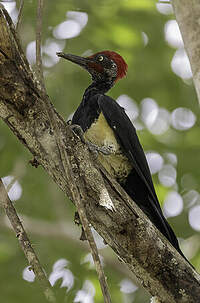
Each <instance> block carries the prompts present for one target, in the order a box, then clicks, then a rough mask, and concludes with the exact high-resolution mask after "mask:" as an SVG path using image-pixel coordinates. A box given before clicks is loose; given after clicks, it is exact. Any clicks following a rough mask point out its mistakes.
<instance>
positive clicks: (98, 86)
mask: <svg viewBox="0 0 200 303" xmlns="http://www.w3.org/2000/svg"><path fill="white" fill-rule="evenodd" d="M113 85H114V81H113V80H110V81H93V82H92V84H91V85H90V86H89V87H88V88H87V89H86V91H85V93H86V92H89V91H91V90H92V91H95V92H96V93H97V94H105V93H106V92H107V91H109V89H110V88H111V87H112V86H113Z"/></svg>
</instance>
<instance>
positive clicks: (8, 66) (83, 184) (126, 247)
mask: <svg viewBox="0 0 200 303" xmlns="http://www.w3.org/2000/svg"><path fill="white" fill-rule="evenodd" d="M0 13H1V14H0V45H1V49H2V51H3V53H5V54H6V56H4V55H3V53H0V79H1V82H0V116H1V118H2V119H3V120H4V121H5V123H6V124H7V125H8V126H9V128H10V129H11V130H12V131H13V133H14V134H15V135H16V136H17V137H18V139H19V140H20V141H21V142H22V143H23V144H24V145H25V146H26V148H28V149H29V150H30V152H31V153H32V154H33V156H34V157H35V159H36V160H37V161H38V163H40V164H41V165H42V166H43V167H44V169H45V170H46V171H47V173H48V174H49V175H50V176H51V177H52V178H53V180H54V181H55V182H56V183H57V185H58V186H59V187H60V188H61V189H62V190H63V192H64V193H67V194H68V195H69V197H70V198H71V199H72V200H73V197H74V198H76V197H81V201H82V203H83V205H84V209H85V212H86V215H87V218H88V221H89V222H90V223H91V224H92V225H93V227H94V228H95V229H96V231H97V232H98V233H99V234H100V235H101V236H102V237H103V238H104V240H105V241H106V243H108V245H110V247H112V249H113V250H114V251H115V253H116V254H117V255H118V256H119V258H120V260H122V261H123V262H124V263H126V264H127V266H128V267H129V269H130V270H131V271H132V272H133V273H134V274H135V275H136V276H137V278H138V279H139V281H140V282H141V284H142V285H143V286H144V287H145V288H146V289H147V290H148V291H149V292H150V294H151V295H152V296H156V297H157V298H158V299H160V301H161V302H164V303H175V302H176V303H182V302H191V303H193V302H195V303H196V302H198V300H199V297H200V277H199V275H198V274H197V273H196V272H195V271H194V270H193V269H192V268H191V266H190V265H189V264H188V263H187V262H186V261H185V260H184V259H183V258H182V257H181V256H180V255H179V253H178V252H177V251H176V250H175V249H174V248H173V247H172V246H171V245H170V244H169V242H168V241H167V240H166V239H165V237H164V236H162V235H161V233H160V232H159V231H158V230H157V229H156V228H155V226H154V225H153V224H152V223H151V222H150V221H149V220H148V218H147V217H146V216H145V215H144V213H143V212H142V211H141V209H139V208H138V206H137V205H136V204H135V203H134V202H133V201H132V200H131V199H130V198H129V197H128V195H127V194H126V193H125V192H124V191H123V189H122V188H121V187H120V186H119V184H118V183H117V182H116V181H115V180H114V179H112V178H111V177H110V176H109V175H108V173H107V172H106V171H105V170H104V169H103V168H102V167H101V166H100V165H99V164H98V163H97V161H94V160H93V157H92V155H91V154H90V153H89V151H88V148H87V146H86V145H84V144H83V143H82V142H81V141H80V139H79V138H78V137H77V136H76V135H75V134H74V133H73V131H72V130H71V128H70V126H69V125H67V124H66V123H65V121H64V120H63V119H62V118H61V117H60V116H59V114H58V113H57V112H56V110H55V108H54V107H53V105H52V104H51V102H50V100H49V99H48V96H45V98H44V94H43V93H42V92H41V91H40V88H38V87H37V83H36V81H35V79H34V77H33V75H32V72H31V70H30V69H28V67H27V66H26V65H22V64H21V62H24V61H23V59H22V58H21V54H20V52H19V51H18V49H19V48H18V46H17V43H16V42H15V38H14V37H13V33H12V32H11V30H10V28H9V26H8V24H7V22H6V19H5V17H4V13H3V11H2V10H0ZM48 107H50V108H51V111H49V108H48ZM49 113H51V115H53V121H54V122H53V123H55V124H56V127H54V126H53V125H52V123H51V121H52V120H50V121H49ZM58 137H59V139H58ZM60 145H61V146H60ZM63 153H64V154H63ZM66 168H67V169H70V171H71V172H72V173H73V179H74V182H72V180H71V179H70V178H69V175H68V174H66V172H67V171H66ZM74 184H75V185H76V188H77V190H78V193H77V196H76V197H75V196H73V195H72V192H73V191H74V189H75V187H74V186H75V185H74ZM74 203H75V201H74Z"/></svg>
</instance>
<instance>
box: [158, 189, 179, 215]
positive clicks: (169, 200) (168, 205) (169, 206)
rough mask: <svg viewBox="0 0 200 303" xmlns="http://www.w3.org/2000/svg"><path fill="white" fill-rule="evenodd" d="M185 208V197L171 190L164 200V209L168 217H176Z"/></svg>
mask: <svg viewBox="0 0 200 303" xmlns="http://www.w3.org/2000/svg"><path fill="white" fill-rule="evenodd" d="M182 210H183V199H182V197H181V195H179V193H177V192H176V191H171V192H170V193H169V194H168V195H167V197H166V198H165V201H164V206H163V211H164V214H165V216H166V217H175V216H177V215H179V214H180V213H181V212H182Z"/></svg>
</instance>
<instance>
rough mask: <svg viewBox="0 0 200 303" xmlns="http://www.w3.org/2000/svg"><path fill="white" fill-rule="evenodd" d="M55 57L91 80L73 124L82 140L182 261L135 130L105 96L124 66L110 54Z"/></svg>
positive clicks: (111, 100) (113, 103)
mask: <svg viewBox="0 0 200 303" xmlns="http://www.w3.org/2000/svg"><path fill="white" fill-rule="evenodd" d="M57 55H58V56H59V57H63V58H65V59H67V60H69V61H71V62H73V63H76V64H78V65H80V66H81V67H82V68H84V69H86V70H87V71H88V72H89V73H90V75H91V76H92V84H91V85H90V86H89V87H88V88H87V89H86V91H85V93H84V95H83V99H82V101H81V103H80V105H79V107H78V109H77V110H76V112H75V114H74V116H73V119H72V124H77V125H79V126H80V127H81V128H82V130H83V132H84V138H85V139H86V140H87V141H89V142H91V143H92V144H93V145H95V146H97V147H98V150H100V152H99V154H98V159H99V161H100V162H101V163H102V165H103V166H104V167H105V169H106V170H107V171H108V172H109V173H110V174H111V175H112V176H113V177H114V178H116V180H117V181H118V182H119V183H120V185H121V186H122V187H123V188H124V190H125V191H126V192H127V193H128V195H129V196H130V197H131V198H132V199H133V200H134V201H135V202H136V203H137V204H138V206H139V207H140V208H141V209H142V210H143V211H144V213H145V214H146V215H147V216H148V217H149V219H150V220H151V221H152V222H153V223H154V224H155V226H156V227H157V228H158V229H159V230H160V231H161V233H162V234H163V235H164V236H165V237H166V238H167V239H168V240H169V242H170V243H171V244H172V245H173V246H174V247H175V249H176V250H177V251H178V252H179V253H180V254H181V255H182V256H183V257H184V258H185V256H184V255H183V253H182V251H181V250H180V247H179V244H178V240H177V238H176V236H175V234H174V232H173V230H172V228H171V226H170V225H169V223H168V222H167V221H166V219H165V217H164V216H163V213H162V210H161V207H160V204H159V202H158V198H157V195H156V192H155V189H154V185H153V182H152V178H151V173H150V170H149V166H148V163H147V160H146V157H145V154H144V151H143V148H142V146H141V144H140V142H139V139H138V136H137V134H136V130H135V127H134V126H133V124H132V122H131V121H130V120H129V118H128V116H127V115H126V113H125V110H124V108H123V107H121V106H120V105H119V104H118V103H117V102H116V101H115V100H113V99H112V98H110V97H109V96H107V95H105V93H106V92H107V91H108V90H109V89H110V88H111V87H112V86H113V85H114V84H115V83H116V82H117V81H118V80H119V79H120V78H123V77H124V76H125V75H126V72H127V67H128V66H127V64H126V62H125V61H124V59H123V58H122V57H121V56H120V55H119V54H117V53H115V52H112V51H102V52H98V53H96V54H94V55H92V56H90V57H87V58H84V57H79V56H75V55H72V54H65V53H57ZM185 259H186V258H185Z"/></svg>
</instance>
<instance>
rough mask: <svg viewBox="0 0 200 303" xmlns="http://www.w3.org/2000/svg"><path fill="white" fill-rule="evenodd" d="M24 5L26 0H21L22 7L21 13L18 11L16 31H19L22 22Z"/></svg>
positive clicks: (20, 8)
mask: <svg viewBox="0 0 200 303" xmlns="http://www.w3.org/2000/svg"><path fill="white" fill-rule="evenodd" d="M23 7H24V0H20V7H19V13H18V18H17V24H16V31H17V32H18V31H19V26H20V24H21V20H22V11H23Z"/></svg>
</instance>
